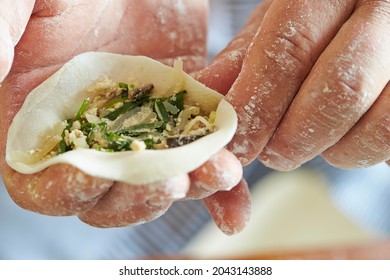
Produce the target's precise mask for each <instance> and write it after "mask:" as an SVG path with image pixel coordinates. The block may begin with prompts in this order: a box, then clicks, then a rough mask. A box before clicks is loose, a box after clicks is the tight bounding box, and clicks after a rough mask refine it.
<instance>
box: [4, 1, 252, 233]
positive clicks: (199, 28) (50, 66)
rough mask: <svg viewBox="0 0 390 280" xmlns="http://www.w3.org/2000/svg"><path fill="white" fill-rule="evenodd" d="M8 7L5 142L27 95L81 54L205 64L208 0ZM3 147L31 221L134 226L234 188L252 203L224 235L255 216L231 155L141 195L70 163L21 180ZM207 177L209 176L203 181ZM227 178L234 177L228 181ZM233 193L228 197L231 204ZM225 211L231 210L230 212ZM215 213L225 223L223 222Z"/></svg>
mask: <svg viewBox="0 0 390 280" xmlns="http://www.w3.org/2000/svg"><path fill="white" fill-rule="evenodd" d="M3 2H4V3H2V9H1V11H0V20H1V21H2V24H0V28H1V29H2V30H0V31H1V32H0V50H2V53H0V78H1V79H2V78H3V77H5V79H4V81H3V82H2V84H1V88H0V96H1V98H0V108H1V111H0V119H1V123H0V132H1V135H6V133H7V130H8V127H9V125H10V123H11V122H12V119H13V117H14V115H15V114H16V112H17V111H18V109H19V108H20V106H21V104H22V102H23V101H24V99H25V97H26V96H27V94H28V93H29V92H30V91H31V90H32V89H33V88H34V87H36V86H37V85H39V84H40V83H41V82H42V81H44V80H45V79H46V78H47V77H49V76H50V75H51V74H52V73H54V72H55V71H56V70H57V69H58V68H60V67H61V66H62V65H63V64H64V63H65V62H66V61H68V60H69V59H71V58H72V57H73V56H75V55H77V54H79V53H82V52H85V51H91V50H93V51H109V52H114V53H122V54H132V55H146V56H149V57H152V58H155V59H158V60H160V61H161V62H163V63H167V64H171V63H172V61H173V59H174V58H176V57H181V58H182V59H183V60H184V65H185V70H186V71H187V72H192V71H195V70H198V69H201V68H202V67H204V66H205V63H206V49H205V45H206V44H205V42H206V41H205V40H206V39H205V38H206V29H207V26H206V25H207V8H208V6H207V1H185V2H182V1H175V0H171V1H165V2H161V1H160V2H159V1H135V0H133V1H105V0H99V1H92V2H91V1H84V0H80V1H72V2H71V3H70V2H69V1H54V0H53V1H31V0H30V1H24V2H23V3H22V1H17V2H15V1H3ZM10 11H11V12H10ZM189 14H190V15H191V16H188V15H189ZM8 71H9V72H8ZM5 140H6V137H1V138H0V169H1V175H2V177H3V180H4V183H5V186H6V188H7V190H8V193H9V194H10V196H11V197H12V199H13V200H14V201H15V202H16V203H17V204H18V205H19V206H21V207H23V208H25V209H28V210H31V211H34V212H38V213H42V214H46V215H56V216H63V215H77V216H78V217H79V218H80V219H81V220H82V221H84V222H85V223H88V224H90V225H93V226H96V227H118V226H128V225H135V224H140V223H144V222H147V221H150V220H152V219H155V218H157V217H159V216H160V215H162V214H163V213H165V211H166V210H167V209H168V208H169V207H170V206H171V204H172V203H173V202H174V201H176V200H181V199H188V198H191V199H200V198H203V197H205V196H210V195H213V194H214V193H216V192H218V191H220V190H230V189H232V188H233V187H235V186H236V185H237V187H236V188H234V189H236V190H239V191H240V192H239V195H240V197H242V196H243V194H244V198H245V199H246V201H247V203H246V206H245V207H243V208H242V209H240V211H237V212H236V213H235V214H234V215H233V216H232V215H228V216H226V215H225V217H224V219H227V220H229V219H231V220H233V222H232V223H229V225H231V227H230V228H226V227H224V230H225V231H226V232H227V233H233V232H238V231H240V230H241V229H242V228H243V227H244V225H245V222H246V221H247V219H248V217H249V213H250V210H249V209H250V200H249V191H248V188H247V186H246V185H245V183H240V181H241V178H242V167H241V164H240V162H239V161H238V160H237V159H236V158H235V157H234V156H233V155H232V154H231V153H230V152H228V151H227V150H222V151H221V152H219V153H218V154H217V155H214V156H213V157H211V158H210V160H209V161H208V162H206V163H205V164H204V165H203V166H201V167H200V168H199V170H200V172H197V171H196V170H195V171H194V172H193V173H191V174H182V175H179V176H177V177H174V178H171V179H169V180H166V181H163V182H156V183H152V184H147V185H141V186H140V185H129V184H124V183H121V182H114V181H112V180H107V179H102V178H97V177H92V176H89V175H87V174H85V173H83V172H81V171H80V170H78V169H76V168H75V167H72V166H70V165H65V164H62V165H54V166H52V167H49V168H47V169H45V170H44V171H42V172H39V173H36V174H32V175H25V174H21V173H18V172H16V171H14V170H13V169H11V168H10V167H9V166H8V165H7V164H6V163H5V145H6V143H5ZM209 168H210V170H212V171H213V172H212V173H211V172H204V171H205V170H208V169H209ZM226 171H228V173H229V176H222V175H224V174H225V173H226ZM206 174H207V179H205V178H204V177H205V176H206ZM210 174H212V175H211V176H210ZM229 193H230V192H229ZM236 193H237V191H236V192H231V196H233V197H234V196H236ZM187 194H191V195H190V196H189V197H187ZM216 201H219V198H218V196H216ZM221 203H222V204H223V202H221ZM223 207H225V208H226V209H230V208H229V207H230V206H229V205H225V206H223ZM210 211H211V214H212V216H214V217H216V221H218V218H219V217H218V215H213V212H212V211H213V210H212V209H211V210H210ZM237 216H239V218H236V217H237ZM235 220H237V221H239V222H234V221H235ZM217 224H221V222H217Z"/></svg>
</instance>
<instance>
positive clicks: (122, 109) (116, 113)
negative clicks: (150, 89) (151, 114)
mask: <svg viewBox="0 0 390 280" xmlns="http://www.w3.org/2000/svg"><path fill="white" fill-rule="evenodd" d="M148 100H149V96H145V97H143V98H141V99H139V100H136V101H128V102H125V103H124V104H123V106H122V107H119V108H118V109H116V110H115V111H112V112H111V113H109V114H108V115H106V116H105V117H106V118H107V119H109V120H112V121H113V120H115V119H116V118H117V117H118V116H119V115H121V114H123V113H125V112H127V111H129V110H131V109H133V108H135V107H137V106H139V105H141V104H143V103H145V102H146V101H148Z"/></svg>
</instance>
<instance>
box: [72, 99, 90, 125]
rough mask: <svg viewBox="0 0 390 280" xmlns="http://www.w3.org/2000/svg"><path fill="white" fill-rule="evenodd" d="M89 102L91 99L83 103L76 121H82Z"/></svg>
mask: <svg viewBox="0 0 390 280" xmlns="http://www.w3.org/2000/svg"><path fill="white" fill-rule="evenodd" d="M89 102H90V99H89V98H87V99H85V100H84V101H83V103H82V104H81V106H80V109H79V111H78V112H77V114H76V118H75V119H76V120H80V119H81V116H82V115H83V114H84V113H85V110H87V107H88V104H89Z"/></svg>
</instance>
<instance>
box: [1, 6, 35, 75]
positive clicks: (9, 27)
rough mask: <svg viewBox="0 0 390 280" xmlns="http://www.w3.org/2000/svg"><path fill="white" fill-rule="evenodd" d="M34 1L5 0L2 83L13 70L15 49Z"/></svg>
mask: <svg viewBox="0 0 390 280" xmlns="http://www.w3.org/2000/svg"><path fill="white" fill-rule="evenodd" d="M34 3H35V1H34V0H24V1H13V0H3V1H2V3H1V10H0V82H2V81H3V80H4V78H5V77H6V76H7V74H8V72H9V71H10V69H11V66H12V61H13V58H14V47H15V45H16V44H17V43H18V42H19V39H20V37H22V34H23V32H24V30H25V28H26V25H27V22H28V20H29V18H30V15H31V12H32V10H33V8H34Z"/></svg>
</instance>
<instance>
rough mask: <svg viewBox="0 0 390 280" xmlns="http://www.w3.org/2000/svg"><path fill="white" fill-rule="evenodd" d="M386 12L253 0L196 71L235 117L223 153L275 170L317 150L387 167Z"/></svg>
mask: <svg viewBox="0 0 390 280" xmlns="http://www.w3.org/2000/svg"><path fill="white" fill-rule="evenodd" d="M264 13H266V15H265V17H264V18H262V17H263V16H264ZM389 15H390V1H376V0H359V1H356V0H346V1H309V0H298V1H295V0H273V1H265V2H264V3H262V4H261V5H260V6H259V7H258V8H257V10H256V11H254V12H253V14H252V26H251V27H250V28H247V29H246V30H244V31H243V32H242V33H241V37H240V36H239V37H238V38H237V39H236V40H233V42H232V43H231V44H230V45H229V46H228V47H227V49H226V50H225V51H223V52H221V54H220V55H219V56H217V57H216V58H215V60H214V62H213V63H212V64H211V65H210V66H209V67H207V68H206V69H204V70H202V71H201V72H200V73H198V79H199V80H201V81H209V80H218V82H215V83H216V87H215V88H216V89H219V90H220V91H222V92H225V93H227V99H228V100H229V101H230V102H231V103H232V104H234V107H235V109H236V111H237V113H238V116H239V126H238V127H239V128H238V131H237V133H236V136H235V138H234V139H233V141H232V142H231V143H230V145H229V149H230V150H231V151H232V152H233V153H234V154H235V155H236V156H237V157H238V158H239V159H240V160H241V162H242V163H243V164H244V165H246V164H248V163H250V162H251V161H253V160H254V159H256V157H259V159H260V161H261V162H262V163H263V164H264V165H266V166H268V167H271V168H273V169H277V170H282V171H287V170H292V169H295V168H297V167H299V166H300V165H302V164H303V163H305V162H307V161H309V160H311V159H312V158H314V157H315V156H317V155H320V154H322V156H323V157H324V158H325V160H326V161H328V162H329V163H330V164H332V165H334V166H336V167H339V168H345V169H349V168H359V167H368V166H372V165H375V164H378V163H381V162H384V161H387V163H389V158H390V110H389V108H390V85H389V78H390V68H389V66H388V65H389V63H390V52H389V48H388V46H389V43H390V20H389V18H390V16H389ZM259 18H260V19H262V20H261V21H259ZM232 58H233V59H232Z"/></svg>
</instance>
